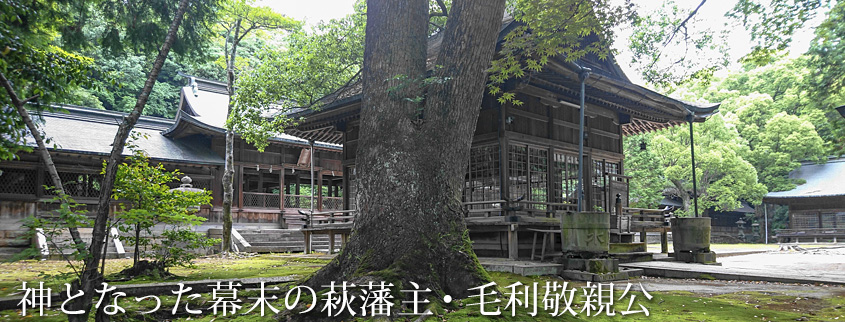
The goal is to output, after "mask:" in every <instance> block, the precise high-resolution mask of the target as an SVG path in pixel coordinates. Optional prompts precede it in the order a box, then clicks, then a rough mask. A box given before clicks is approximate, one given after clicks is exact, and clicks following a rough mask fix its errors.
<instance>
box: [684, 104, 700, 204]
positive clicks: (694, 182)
mask: <svg viewBox="0 0 845 322" xmlns="http://www.w3.org/2000/svg"><path fill="white" fill-rule="evenodd" d="M687 118H688V120H689V149H690V157H691V158H692V203H693V209H694V210H695V217H698V181H697V179H696V177H695V140H694V139H693V136H694V135H693V133H694V132H693V130H692V121H693V119H694V118H695V116H694V114H693V113H692V111H690V114H689V116H687Z"/></svg>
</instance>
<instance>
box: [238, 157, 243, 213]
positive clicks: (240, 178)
mask: <svg viewBox="0 0 845 322" xmlns="http://www.w3.org/2000/svg"><path fill="white" fill-rule="evenodd" d="M237 184H238V186H237V187H238V208H240V209H243V208H244V166H243V165H241V166H240V167H238V183H237Z"/></svg>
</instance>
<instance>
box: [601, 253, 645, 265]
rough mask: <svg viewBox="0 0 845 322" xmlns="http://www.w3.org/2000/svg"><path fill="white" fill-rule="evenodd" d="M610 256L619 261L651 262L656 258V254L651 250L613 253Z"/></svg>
mask: <svg viewBox="0 0 845 322" xmlns="http://www.w3.org/2000/svg"><path fill="white" fill-rule="evenodd" d="M610 257H612V258H615V259H618V260H619V263H636V262H649V261H653V260H654V254H652V253H649V252H627V253H611V254H610Z"/></svg>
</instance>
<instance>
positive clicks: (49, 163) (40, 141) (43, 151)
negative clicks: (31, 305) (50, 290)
mask: <svg viewBox="0 0 845 322" xmlns="http://www.w3.org/2000/svg"><path fill="white" fill-rule="evenodd" d="M0 82H2V85H3V87H4V88H5V89H6V93H8V94H9V98H11V99H12V105H14V106H15V109H16V110H17V111H18V114H20V116H21V119H23V122H24V123H25V124H26V127H27V129H29V133H31V134H32V137H33V138H34V139H35V143H36V144H37V145H38V155H39V156H40V157H41V160H42V161H44V166H45V167H46V168H47V173H48V174H50V180H51V181H52V182H53V188H55V189H56V190H57V191H58V193H60V194H62V195H64V194H65V187H64V185H62V179H61V177H59V172H58V171H56V164H54V163H53V158H52V157H51V156H50V151H48V150H47V145H45V144H44V138H43V137H42V136H41V133H40V132H38V127H36V126H35V122H33V121H32V117H30V116H29V112H27V110H26V103H27V102H28V101H30V100H32V99H34V98H36V97H37V96H33V97H31V98H28V99H24V100H21V99H20V97H18V95H17V93H16V92H15V89H14V88H13V87H12V82H10V81H9V80H8V79H6V75H3V73H0ZM39 184H40V183H39ZM67 229H68V231H69V232H70V237H71V239H73V243H74V244H75V245H76V246H77V248H78V249H80V250H81V249H84V247H85V242H84V241H82V237H80V236H79V230H77V229H76V227H68V228H67Z"/></svg>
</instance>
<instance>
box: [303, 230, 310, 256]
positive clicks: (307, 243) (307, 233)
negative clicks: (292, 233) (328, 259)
mask: <svg viewBox="0 0 845 322" xmlns="http://www.w3.org/2000/svg"><path fill="white" fill-rule="evenodd" d="M302 234H303V235H305V254H311V232H310V231H307V230H303V231H302Z"/></svg>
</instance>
